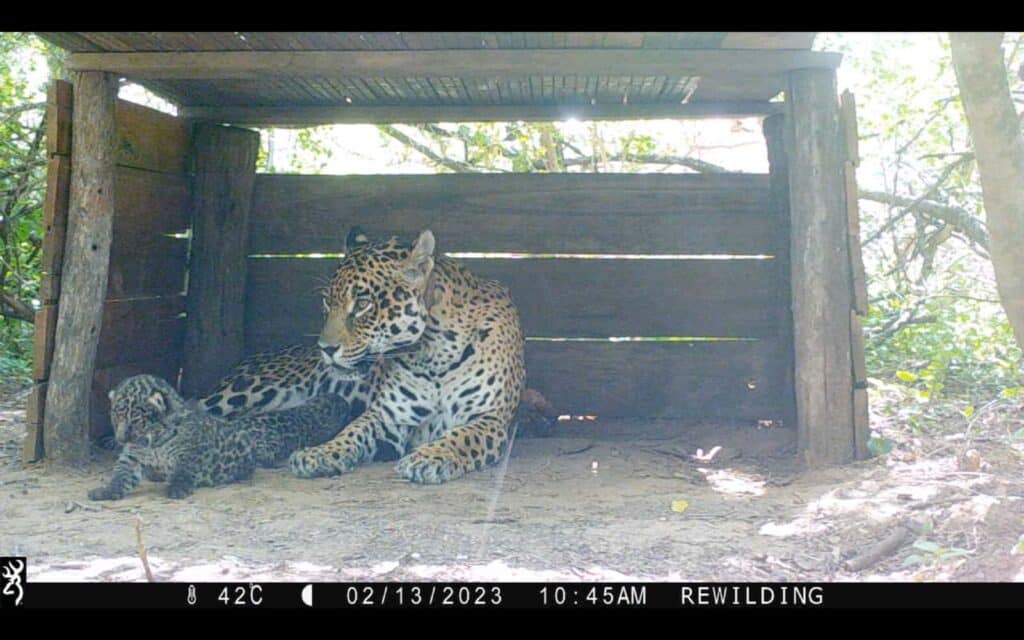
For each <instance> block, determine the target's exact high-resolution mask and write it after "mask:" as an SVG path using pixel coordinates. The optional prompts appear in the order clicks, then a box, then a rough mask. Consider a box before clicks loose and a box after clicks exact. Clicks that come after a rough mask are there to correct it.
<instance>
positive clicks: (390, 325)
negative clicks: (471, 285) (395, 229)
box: [318, 227, 434, 374]
mask: <svg viewBox="0 0 1024 640" xmlns="http://www.w3.org/2000/svg"><path fill="white" fill-rule="evenodd" d="M433 269H434V234H433V233H431V232H430V231H424V232H423V233H421V234H420V236H419V238H418V239H417V240H416V242H414V243H413V244H412V245H409V244H407V243H403V242H400V241H399V240H398V239H397V238H388V239H387V240H374V241H371V240H370V239H369V238H367V237H366V235H365V234H364V233H363V232H362V230H360V229H359V227H353V228H352V230H351V231H349V233H348V237H347V238H346V240H345V258H344V260H342V262H341V264H340V265H339V266H338V269H337V271H335V273H334V277H333V278H332V279H331V284H330V286H329V287H328V289H327V291H326V293H325V296H324V310H325V312H326V314H327V319H326V320H325V322H324V328H323V331H322V332H321V333H320V340H319V343H318V344H319V345H320V349H321V350H322V352H323V357H324V360H325V361H326V362H328V363H329V364H333V365H334V366H336V367H340V368H342V369H349V370H356V371H359V372H360V373H362V374H365V373H367V372H368V371H369V367H370V364H371V363H372V362H373V359H374V356H377V355H379V354H382V353H386V352H388V351H393V350H395V349H401V348H403V347H409V346H411V345H413V344H415V343H416V342H417V341H418V340H419V339H420V336H422V335H423V330H424V329H425V328H426V326H427V302H426V298H427V295H426V294H427V289H428V283H429V281H430V276H431V273H432V272H433Z"/></svg>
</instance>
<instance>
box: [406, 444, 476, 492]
mask: <svg viewBox="0 0 1024 640" xmlns="http://www.w3.org/2000/svg"><path fill="white" fill-rule="evenodd" d="M395 471H397V472H398V475H400V476H402V477H403V478H405V479H406V480H409V481H410V482H416V483H419V484H441V483H443V482H448V481H449V480H454V479H455V478H458V477H459V476H461V475H463V474H464V473H466V469H465V467H464V466H463V465H462V464H461V463H460V462H459V461H458V460H457V459H456V458H455V457H454V456H453V455H452V454H450V453H448V452H446V451H444V450H443V449H440V448H432V447H429V445H427V446H422V447H420V448H418V449H416V450H415V451H413V452H412V453H410V454H409V455H407V456H405V457H404V458H402V459H401V460H399V461H398V464H397V465H395Z"/></svg>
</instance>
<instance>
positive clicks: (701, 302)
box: [246, 174, 792, 419]
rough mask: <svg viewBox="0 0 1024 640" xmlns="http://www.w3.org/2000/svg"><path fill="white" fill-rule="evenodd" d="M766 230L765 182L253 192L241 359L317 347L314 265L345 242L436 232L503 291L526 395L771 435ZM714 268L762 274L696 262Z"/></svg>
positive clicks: (778, 333)
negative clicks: (296, 346)
mask: <svg viewBox="0 0 1024 640" xmlns="http://www.w3.org/2000/svg"><path fill="white" fill-rule="evenodd" d="M776 217H777V215H776V212H775V211H773V208H772V206H771V204H770V197H769V182H768V178H767V176H765V175H751V174H745V175H742V174H728V175H721V174H719V175H710V174H709V175H694V174H687V175H678V174H677V175H628V174H618V175H590V174H570V175H564V174H563V175H552V174H543V175H529V174H518V175H471V174H460V175H432V176H296V175H258V176H257V177H256V184H255V188H254V193H253V204H252V212H251V215H250V236H249V249H250V259H249V264H248V284H247V295H246V352H247V353H255V352H258V351H263V350H268V349H274V348H279V347H281V346H284V345H287V344H292V343H295V342H297V341H299V340H302V339H305V340H315V336H316V334H317V333H318V332H319V330H320V323H321V321H322V310H321V308H322V307H321V302H320V289H321V288H322V287H323V285H324V284H326V283H327V281H328V280H329V279H330V277H331V274H332V272H333V270H334V267H335V266H336V264H337V258H336V257H319V258H318V257H309V256H308V254H323V253H337V252H338V251H340V247H342V246H343V239H344V236H345V234H346V232H347V230H348V227H349V226H350V225H352V224H358V225H361V226H362V227H363V228H364V229H365V230H366V231H367V232H368V233H370V234H371V235H386V234H396V235H400V236H402V237H406V238H409V239H412V238H413V237H415V234H416V233H418V232H419V231H420V230H421V229H424V228H430V229H432V230H433V231H434V234H435V236H436V237H437V243H438V251H439V252H445V253H459V254H466V253H469V254H473V255H472V256H469V257H467V256H465V255H463V256H462V257H461V258H460V259H461V260H462V262H463V263H464V264H466V265H467V266H468V267H469V269H470V270H471V271H473V272H474V273H476V274H478V275H481V276H485V277H490V278H496V279H498V280H500V281H502V282H503V283H504V284H506V285H507V286H508V287H509V289H510V291H511V293H512V296H513V298H514V299H515V301H516V304H517V306H518V308H519V310H520V314H521V320H522V323H523V327H524V331H525V333H526V335H527V336H528V343H527V378H528V384H529V385H530V386H531V387H533V388H536V389H538V390H539V391H540V392H541V393H543V394H544V395H545V396H546V397H548V398H549V399H550V400H551V401H552V402H553V403H555V405H556V406H558V407H559V408H561V409H562V410H563V411H565V412H567V413H574V414H597V415H600V416H604V417H670V418H671V417H679V418H698V417H711V416H716V417H732V418H743V419H778V418H781V417H783V416H788V415H791V414H792V407H791V404H792V400H791V396H792V394H791V390H789V391H790V392H789V393H788V394H787V389H786V387H787V384H786V381H787V380H788V379H789V377H788V376H787V373H786V363H785V362H786V359H784V358H783V359H780V358H779V357H778V354H779V353H786V352H788V351H791V350H792V345H791V337H790V334H789V332H788V331H787V328H786V327H784V326H783V325H784V323H783V322H782V321H781V320H780V318H782V317H783V316H784V314H781V313H779V307H780V303H781V302H780V301H781V300H782V292H783V288H782V287H781V285H780V271H779V269H778V268H777V266H776V257H777V256H780V255H782V256H785V255H786V254H787V253H788V244H787V243H784V242H780V240H779V238H780V236H779V234H778V233H776V232H775V229H776V226H777V220H776ZM495 252H497V253H501V254H503V255H501V256H500V257H495V256H480V255H479V254H480V253H495ZM282 254H285V255H282ZM510 254H511V255H510ZM580 254H586V255H588V256H590V255H604V256H605V257H604V258H602V259H592V258H589V257H581V256H580ZM609 254H610V255H614V256H615V259H610V258H609V257H608V256H609ZM271 255H273V256H274V257H270V256H271ZM723 255H731V256H738V255H739V256H747V257H750V256H769V257H767V258H762V259H708V258H709V257H712V256H723ZM685 256H690V257H685ZM693 256H699V258H695V257H693ZM651 258H657V259H651ZM622 337H632V338H647V339H649V338H674V339H673V340H661V341H650V340H640V341H638V340H616V341H609V340H608V338H622ZM680 338H690V339H692V338H701V339H702V340H680ZM707 338H716V339H719V340H707ZM787 398H789V400H787Z"/></svg>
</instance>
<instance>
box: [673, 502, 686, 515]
mask: <svg viewBox="0 0 1024 640" xmlns="http://www.w3.org/2000/svg"><path fill="white" fill-rule="evenodd" d="M689 506H690V503H689V502H687V501H686V500H673V501H672V510H673V511H675V512H676V513H682V512H684V511H686V508H687V507H689Z"/></svg>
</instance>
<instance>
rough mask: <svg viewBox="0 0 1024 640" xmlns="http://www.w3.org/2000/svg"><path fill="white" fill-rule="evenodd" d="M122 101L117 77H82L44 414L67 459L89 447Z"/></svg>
mask: <svg viewBox="0 0 1024 640" xmlns="http://www.w3.org/2000/svg"><path fill="white" fill-rule="evenodd" d="M116 100H117V78H116V77H115V76H113V75H111V74H109V73H101V72H95V71H85V72H81V73H78V74H77V75H76V77H75V92H74V111H73V112H72V113H73V115H72V118H73V120H74V122H73V127H72V141H71V142H72V144H71V195H70V198H71V200H70V205H69V209H68V232H67V240H66V246H65V250H64V265H63V270H62V272H61V296H60V306H59V312H58V317H57V334H56V343H55V346H54V350H53V364H52V368H51V370H50V381H49V385H48V389H49V390H48V391H47V394H46V410H45V411H44V413H43V421H44V423H43V439H44V442H43V448H44V451H45V454H46V457H47V458H50V459H51V460H56V461H58V462H61V463H64V464H80V463H83V462H85V460H86V457H87V454H88V452H89V448H88V446H89V442H88V433H89V402H90V400H91V397H92V380H93V370H94V369H95V365H96V350H97V347H98V344H99V337H100V329H101V326H102V324H103V300H104V298H106V292H107V274H108V270H109V267H110V242H111V240H112V238H113V219H114V167H115V164H114V163H115V161H116V160H115V158H116V155H117V146H116V143H115V137H114V104H115V101H116Z"/></svg>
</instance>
